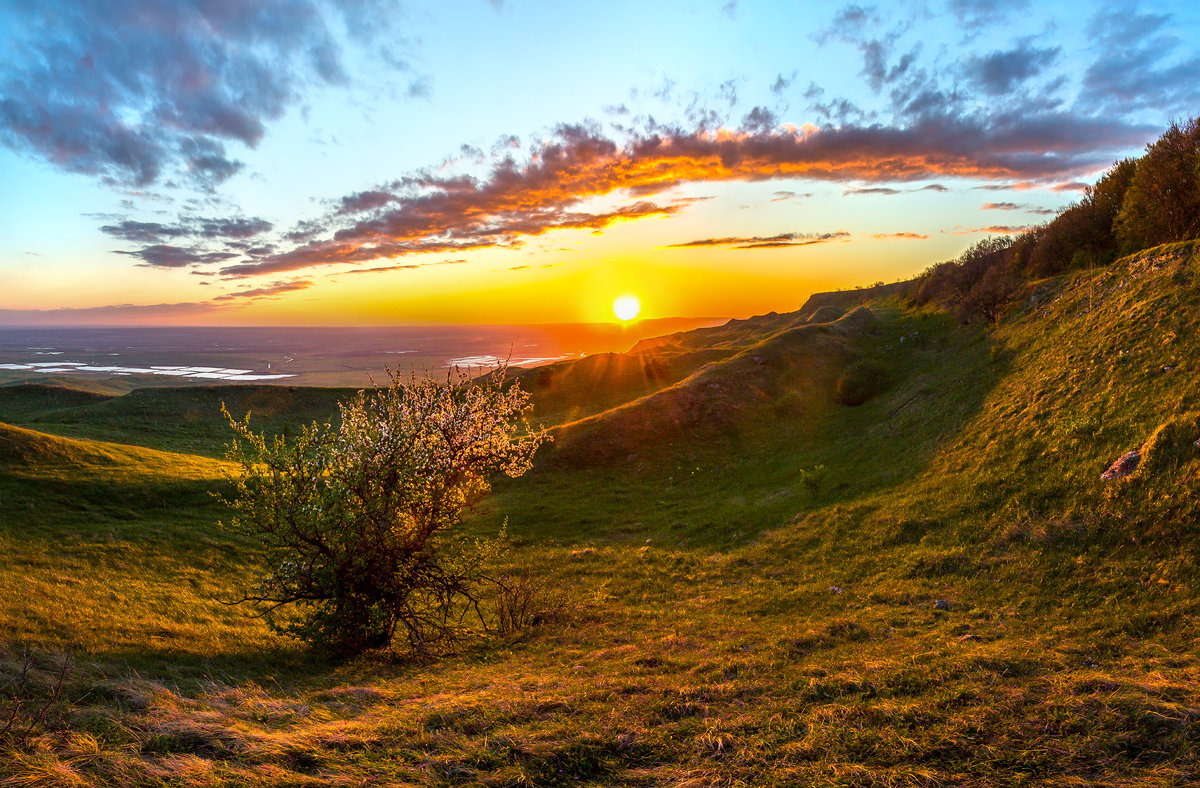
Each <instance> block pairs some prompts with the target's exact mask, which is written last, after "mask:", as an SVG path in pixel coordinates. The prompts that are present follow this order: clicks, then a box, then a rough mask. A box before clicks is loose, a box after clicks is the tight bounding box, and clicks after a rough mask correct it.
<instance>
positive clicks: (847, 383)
mask: <svg viewBox="0 0 1200 788" xmlns="http://www.w3.org/2000/svg"><path fill="white" fill-rule="evenodd" d="M886 385H887V371H886V370H884V368H883V367H882V366H880V365H879V364H876V363H875V362H873V361H856V362H854V363H853V364H851V365H850V366H848V367H846V369H845V371H843V372H842V374H841V376H840V377H839V378H838V381H837V389H836V391H835V392H834V399H836V400H837V401H838V403H839V404H841V405H847V406H850V407H854V406H856V405H861V404H863V403H864V402H866V401H867V400H869V399H871V398H872V397H874V396H875V395H876V394H878V393H879V392H881V391H883V389H884V386H886Z"/></svg>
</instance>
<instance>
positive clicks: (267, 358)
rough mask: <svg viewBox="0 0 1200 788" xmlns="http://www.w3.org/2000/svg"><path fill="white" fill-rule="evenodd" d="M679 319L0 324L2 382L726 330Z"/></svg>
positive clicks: (530, 356) (376, 359) (600, 345)
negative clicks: (358, 324) (342, 324)
mask: <svg viewBox="0 0 1200 788" xmlns="http://www.w3.org/2000/svg"><path fill="white" fill-rule="evenodd" d="M722 322H724V321H723V319H691V318H686V319H685V318H680V319H670V320H656V321H643V322H641V323H636V324H633V325H630V326H621V325H616V324H612V325H608V324H561V325H533V326H398V327H386V328H377V327H370V328H312V327H303V328H260V327H254V328H241V327H238V328H235V327H226V328H194V327H175V326H172V327H160V326H155V327H149V326H138V327H115V328H92V327H86V328H85V327H63V328H45V327H37V328H29V327H8V328H6V327H0V384H3V383H16V382H26V381H38V380H40V381H43V382H45V381H55V382H64V381H65V382H70V381H71V380H73V379H74V380H77V379H81V378H82V379H87V380H93V381H95V380H100V381H107V382H117V383H118V384H119V385H121V386H122V387H123V388H134V387H137V386H140V385H186V384H213V383H238V382H245V383H280V384H288V385H304V386H362V385H370V383H371V382H372V381H376V382H379V381H384V380H386V379H387V371H388V370H389V369H391V370H397V371H399V372H401V373H404V374H407V373H410V372H416V373H421V372H425V371H428V372H432V373H439V374H445V372H447V371H449V370H450V369H452V368H454V367H458V368H461V369H463V370H464V371H467V372H472V373H478V372H482V371H485V370H486V369H488V368H491V367H494V366H495V365H497V364H499V363H503V362H505V361H507V362H508V363H509V364H510V365H511V366H521V367H531V366H539V365H542V364H548V363H551V362H554V361H559V360H563V359H569V358H579V357H582V356H587V355H591V354H594V353H602V352H622V351H626V350H629V349H630V348H631V347H632V346H633V345H635V344H636V343H637V342H638V340H640V339H644V338H647V337H653V336H661V335H663V334H667V333H672V332H674V331H680V330H687V329H690V328H698V327H701V326H710V325H718V324H720V323H722Z"/></svg>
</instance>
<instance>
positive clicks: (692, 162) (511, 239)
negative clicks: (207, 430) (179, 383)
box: [0, 0, 1200, 325]
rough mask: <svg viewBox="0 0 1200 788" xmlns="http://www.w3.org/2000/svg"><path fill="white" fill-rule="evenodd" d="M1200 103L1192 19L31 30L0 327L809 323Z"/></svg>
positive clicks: (809, 9)
mask: <svg viewBox="0 0 1200 788" xmlns="http://www.w3.org/2000/svg"><path fill="white" fill-rule="evenodd" d="M247 9H249V10H247ZM1197 75H1200V11H1198V10H1197V7H1196V4H1195V3H1193V2H1178V3H1174V4H1172V3H1158V4H1154V3H1114V4H1104V3H1087V2H1061V3H1059V2H1049V3H1047V2H1020V0H948V1H947V2H937V1H936V0H935V1H934V2H929V3H922V2H912V3H879V4H877V5H874V6H870V5H862V6H859V5H844V6H840V7H839V6H837V5H836V4H827V3H818V2H812V3H804V2H782V1H779V0H777V1H776V2H752V1H751V0H733V1H732V2H724V1H722V2H712V3H704V2H695V1H694V0H693V1H692V2H668V1H666V0H655V1H654V2H645V0H640V1H639V2H615V1H614V2H606V3H588V4H583V3H578V4H577V3H563V2H561V1H560V2H549V1H547V2H541V1H540V0H537V1H535V0H494V1H493V2H485V1H484V0H457V1H455V2H385V1H383V0H380V1H376V0H361V1H359V2H346V3H325V2H320V1H319V0H258V2H255V3H252V4H251V3H241V2H235V1H234V0H178V1H177V2H166V1H165V0H164V1H162V2H151V0H75V1H74V2H55V1H53V0H51V1H50V2H38V1H36V0H10V1H9V2H5V3H3V4H0V201H2V207H3V220H2V224H0V227H2V228H3V232H2V233H0V324H60V323H61V324H80V323H94V324H127V323H175V324H206V325H257V324H268V325H307V324H313V325H359V324H384V325H386V324H420V323H542V322H586V321H602V320H611V319H612V311H611V304H612V301H613V299H614V298H615V297H617V296H619V295H622V294H634V295H636V296H638V297H639V298H640V299H641V303H642V316H643V317H648V318H659V317H668V316H711V317H745V316H748V315H751V314H756V313H762V312H767V311H771V310H776V311H785V310H790V309H795V308H797V307H798V306H799V304H800V303H801V302H802V301H803V300H804V298H805V297H807V295H808V294H810V293H812V292H814V291H817V290H823V289H832V288H837V287H853V286H855V285H858V284H870V283H872V282H875V281H879V280H884V281H895V280H897V279H899V278H907V277H909V276H912V275H913V274H916V273H918V272H920V271H921V270H923V269H924V268H926V267H927V266H928V265H930V264H931V263H935V262H938V261H941V260H945V259H950V258H953V257H955V256H956V255H958V254H959V253H960V252H962V251H963V250H964V249H965V248H966V247H967V246H969V245H970V244H972V243H974V242H976V241H978V240H979V239H981V238H984V237H986V236H987V235H988V234H994V233H1008V232H1014V231H1019V230H1020V229H1022V228H1025V227H1028V226H1030V225H1033V224H1037V223H1039V222H1042V221H1045V220H1046V219H1047V217H1048V216H1050V215H1052V214H1053V213H1054V212H1056V211H1057V210H1058V209H1060V208H1062V207H1063V206H1065V205H1067V204H1068V203H1070V202H1071V201H1073V200H1075V199H1078V197H1079V196H1080V190H1081V188H1082V186H1083V184H1086V183H1090V182H1092V181H1093V180H1094V179H1095V177H1096V176H1097V174H1098V173H1100V172H1102V171H1103V170H1104V169H1106V168H1107V167H1108V166H1109V165H1111V163H1112V162H1113V161H1114V160H1116V159H1118V158H1121V157H1124V156H1129V155H1136V154H1138V153H1139V152H1140V151H1141V150H1142V149H1143V147H1144V146H1145V144H1146V143H1147V142H1149V141H1151V140H1152V139H1154V138H1156V137H1157V136H1158V135H1159V134H1160V133H1161V132H1162V130H1163V128H1164V127H1165V126H1166V124H1167V123H1168V122H1170V121H1171V120H1172V119H1184V118H1186V117H1188V116H1190V115H1194V114H1197V113H1198V112H1200V79H1198V78H1197Z"/></svg>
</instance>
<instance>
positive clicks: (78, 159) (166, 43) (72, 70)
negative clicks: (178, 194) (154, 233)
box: [0, 0, 391, 187]
mask: <svg viewBox="0 0 1200 788" xmlns="http://www.w3.org/2000/svg"><path fill="white" fill-rule="evenodd" d="M387 5H388V4H387V3H386V1H385V0H360V2H355V3H345V4H339V3H332V2H327V1H326V0H258V1H257V2H255V3H253V4H251V5H245V4H242V3H228V2H207V1H205V0H177V1H176V2H159V1H158V0H92V1H91V2H79V3H39V2H33V1H32V0H29V1H27V2H19V3H18V4H17V13H18V14H19V15H20V16H21V20H20V25H19V26H18V27H17V28H15V31H16V32H14V34H13V39H12V43H11V45H10V46H8V47H7V48H6V49H5V50H3V51H0V74H3V75H4V76H3V77H0V144H4V145H6V146H7V147H9V148H11V149H13V150H15V151H17V152H19V153H24V154H27V155H31V156H34V157H36V158H40V159H43V160H45V161H48V162H49V163H51V164H52V165H54V166H56V167H59V168H61V169H63V170H66V171H68V172H76V173H83V174H86V175H93V176H97V177H100V178H102V179H103V180H105V181H107V182H110V183H123V184H133V185H138V186H144V185H147V184H151V183H155V182H157V181H159V180H160V179H162V178H163V177H164V176H165V175H168V174H172V175H173V174H182V175H185V176H187V177H189V178H190V179H191V180H193V181H195V182H197V183H199V184H201V185H205V186H210V187H211V185H212V184H215V183H219V182H221V181H223V180H226V179H227V178H229V177H231V176H232V175H234V174H235V173H237V172H238V171H239V170H240V169H241V168H242V164H241V163H240V162H238V161H237V160H236V159H235V158H233V156H232V154H230V153H229V151H228V149H227V147H226V146H227V144H230V143H233V144H236V145H240V146H246V147H250V148H253V147H255V146H256V145H258V143H259V142H260V141H261V140H262V138H263V136H264V135H265V133H266V129H267V126H268V124H269V123H270V122H271V121H274V120H276V119H278V118H279V117H280V116H282V115H283V113H284V112H285V111H286V110H287V109H288V107H290V106H293V105H295V104H296V103H298V102H299V101H300V100H301V98H302V94H303V91H304V90H305V89H306V88H307V87H308V86H309V85H310V84H314V83H317V84H319V83H330V84H339V83H344V82H345V81H346V74H345V72H344V70H343V65H342V55H341V50H340V45H339V40H338V30H339V29H340V27H344V28H345V29H346V30H347V31H348V32H349V33H350V34H351V35H352V36H353V37H354V38H355V39H356V43H364V42H366V43H369V42H370V40H372V39H373V38H375V37H380V38H381V40H382V36H383V33H384V32H385V31H386V30H387V29H388V28H389V24H390V19H391V14H390V13H389V11H390V9H389V8H388V7H387ZM339 25H340V27H339Z"/></svg>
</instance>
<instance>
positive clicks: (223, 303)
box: [0, 279, 312, 326]
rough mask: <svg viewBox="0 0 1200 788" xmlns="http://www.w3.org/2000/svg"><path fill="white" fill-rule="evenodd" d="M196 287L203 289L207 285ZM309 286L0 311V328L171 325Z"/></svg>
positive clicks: (296, 284)
mask: <svg viewBox="0 0 1200 788" xmlns="http://www.w3.org/2000/svg"><path fill="white" fill-rule="evenodd" d="M197 284H201V285H206V284H209V283H208V282H199V283H197ZM311 284H312V282H310V281H309V280H307V279H301V280H291V281H287V282H274V283H272V284H269V285H264V286H262V287H256V288H253V289H251V290H240V291H236V292H232V293H225V294H224V295H219V296H214V297H213V298H210V299H208V300H207V301H183V302H177V303H171V304H107V305H104V306H91V307H82V308H78V307H68V308H63V309H0V326H3V325H10V326H12V325H20V326H68V325H79V326H103V325H137V324H150V325H155V324H172V323H178V322H179V321H187V320H189V319H194V318H200V317H206V316H211V315H214V314H219V313H220V312H221V311H223V310H229V309H236V308H237V307H238V306H239V305H240V304H242V303H245V302H248V301H256V300H259V299H262V298H272V297H275V296H279V295H283V294H284V293H289V292H293V291H296V290H304V289H305V288H307V287H309V286H310V285H311Z"/></svg>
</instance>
